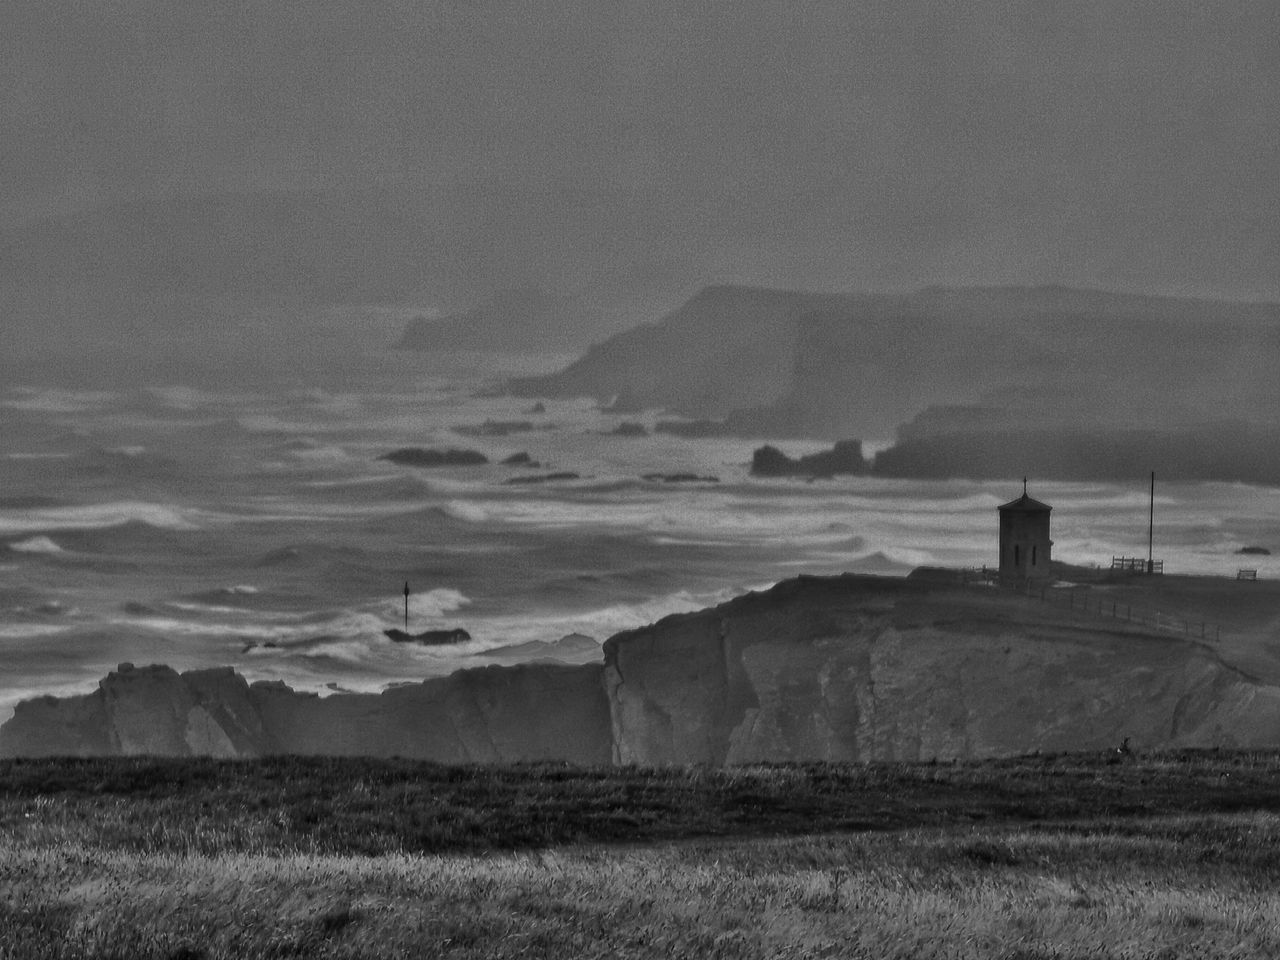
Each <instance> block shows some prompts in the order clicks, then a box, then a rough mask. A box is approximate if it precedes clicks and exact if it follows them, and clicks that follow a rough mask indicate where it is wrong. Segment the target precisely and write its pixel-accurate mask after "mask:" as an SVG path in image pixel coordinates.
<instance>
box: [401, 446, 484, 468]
mask: <svg viewBox="0 0 1280 960" xmlns="http://www.w3.org/2000/svg"><path fill="white" fill-rule="evenodd" d="M378 459H379V460H389V461H391V462H392V463H398V464H400V465H401V466H403V467H473V466H478V465H480V464H483V463H488V462H489V458H488V457H486V456H485V455H484V454H483V453H478V452H476V451H475V450H455V449H449V450H429V449H423V448H422V447H402V448H401V449H399V450H393V451H391V452H390V453H384V454H383V455H382V456H380V457H379V458H378Z"/></svg>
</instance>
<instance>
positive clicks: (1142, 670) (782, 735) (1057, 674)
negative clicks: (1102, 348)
mask: <svg viewBox="0 0 1280 960" xmlns="http://www.w3.org/2000/svg"><path fill="white" fill-rule="evenodd" d="M605 684H606V687H607V688H608V691H609V703H610V709H611V710H612V715H613V742H614V743H613V745H614V760H615V762H619V763H638V764H662V763H709V764H732V763H741V762H748V761H756V760H779V759H788V760H851V761H860V760H915V759H929V758H934V757H936V758H939V759H946V758H951V757H986V756H999V755H1008V754H1018V753H1027V752H1031V751H1035V750H1043V751H1066V750H1091V749H1102V748H1106V747H1110V746H1115V745H1117V744H1119V743H1120V742H1121V741H1122V740H1123V739H1124V738H1125V737H1130V738H1131V739H1132V742H1133V743H1134V744H1135V745H1141V746H1142V747H1143V748H1154V747H1171V746H1193V745H1194V746H1211V745H1223V746H1263V745H1267V746H1274V745H1275V744H1276V743H1278V742H1280V690H1278V689H1277V688H1274V687H1270V686H1263V685H1259V684H1257V683H1254V682H1252V681H1251V680H1249V679H1248V678H1247V677H1244V676H1243V675H1241V674H1240V673H1238V672H1237V671H1235V670H1233V669H1232V668H1231V667H1229V666H1227V665H1225V664H1224V663H1222V662H1221V661H1220V660H1219V659H1218V658H1217V657H1216V655H1215V654H1214V653H1213V651H1212V650H1211V649H1209V648H1208V647H1206V646H1203V645H1200V644H1196V643H1191V642H1187V641H1184V640H1182V639H1179V638H1176V637H1172V636H1170V637H1165V636H1159V635H1152V634H1146V633H1142V632H1139V631H1137V630H1131V629H1128V628H1127V627H1125V626H1124V625H1122V624H1121V623H1120V622H1119V621H1111V620H1101V619H1097V618H1085V617H1083V616H1081V615H1078V614H1077V615H1075V616H1074V617H1073V616H1072V615H1070V614H1069V613H1066V612H1065V611H1061V610H1057V609H1056V608H1052V607H1049V606H1047V605H1045V604H1042V603H1040V602H1039V601H1037V600H1028V599H1025V598H1021V597H1018V596H1016V595H1012V594H1009V593H1006V592H1003V591H997V590H995V589H994V588H976V587H975V588H970V589H969V590H967V591H966V590H963V589H959V588H956V587H950V586H945V585H935V584H921V583H919V582H913V581H893V580H889V579H882V578H872V577H840V578H828V579H807V578H804V579H801V580H798V581H789V582H787V583H784V584H780V585H779V586H777V587H775V588H774V589H772V590H770V591H768V592H766V593H763V594H758V595H749V596H746V597H741V598H738V599H737V600H734V601H731V602H730V603H727V604H724V605H722V606H720V607H717V608H715V609H713V610H705V611H701V612H698V613H693V614H685V615H680V616H674V617H668V618H667V619H665V620H663V621H661V622H659V623H657V624H654V625H653V626H650V627H645V628H642V629H640V630H636V631H632V632H629V633H626V634H620V635H618V636H616V637H613V638H611V639H610V640H609V641H608V642H607V643H606V644H605Z"/></svg>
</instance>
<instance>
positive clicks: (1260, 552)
mask: <svg viewBox="0 0 1280 960" xmlns="http://www.w3.org/2000/svg"><path fill="white" fill-rule="evenodd" d="M1236 553H1242V554H1247V555H1249V556H1258V557H1269V556H1271V551H1270V550H1268V549H1267V548H1266V547H1241V548H1240V549H1239V550H1237V551H1236Z"/></svg>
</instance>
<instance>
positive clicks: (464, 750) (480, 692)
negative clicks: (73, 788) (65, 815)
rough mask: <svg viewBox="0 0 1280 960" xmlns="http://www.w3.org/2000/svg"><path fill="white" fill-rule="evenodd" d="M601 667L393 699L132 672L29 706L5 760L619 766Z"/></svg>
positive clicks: (469, 679)
mask: <svg viewBox="0 0 1280 960" xmlns="http://www.w3.org/2000/svg"><path fill="white" fill-rule="evenodd" d="M600 670H601V667H600V665H599V664H589V665H586V666H581V667H571V666H562V665H559V664H529V665H522V666H516V667H497V666H494V667H485V668H481V669H478V670H464V671H460V672H458V673H455V674H453V675H452V676H448V677H439V678H434V679H431V680H426V681H424V682H422V683H419V684H411V685H409V686H404V687H397V688H394V689H391V690H387V691H385V692H383V693H381V694H340V695H335V696H331V697H323V698H322V697H319V696H316V695H314V694H308V693H298V692H295V691H293V690H291V689H289V688H288V687H287V686H285V685H284V684H283V683H278V682H272V683H255V684H253V685H252V686H251V685H249V684H248V683H246V682H245V680H244V678H243V677H241V676H239V675H238V674H236V673H235V672H234V671H232V670H231V669H230V668H229V667H228V668H224V669H220V670H198V671H191V672H189V673H183V674H179V673H177V672H176V671H174V670H173V669H171V668H169V667H165V666H149V667H140V668H135V667H133V666H132V665H130V664H122V665H121V668H120V669H119V670H117V671H115V672H113V673H111V674H109V675H108V676H107V677H106V679H104V680H102V681H101V682H100V684H99V688H98V690H96V691H95V692H94V693H91V694H88V695H86V696H81V697H66V698H63V699H57V698H54V697H41V698H38V699H36V700H29V701H26V702H24V703H21V704H19V705H18V707H17V709H16V710H15V712H14V715H13V717H12V719H10V720H9V721H8V722H7V723H6V724H5V725H4V726H3V727H0V756H51V755H73V756H89V755H132V754H155V755H162V756H197V755H199V756H214V757H231V756H242V757H252V756H261V755H263V754H270V753H297V754H332V755H344V754H345V755H366V756H403V757H412V758H417V759H424V760H439V761H446V762H458V763H462V762H472V761H474V762H506V761H516V760H536V759H564V760H572V761H574V762H577V763H584V764H595V763H607V762H609V758H610V753H611V739H610V733H609V708H608V704H607V703H606V701H605V699H604V690H603V686H602V685H601V682H600Z"/></svg>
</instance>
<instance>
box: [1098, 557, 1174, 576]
mask: <svg viewBox="0 0 1280 960" xmlns="http://www.w3.org/2000/svg"><path fill="white" fill-rule="evenodd" d="M1111 569H1112V570H1123V571H1126V572H1128V573H1158V574H1162V573H1164V561H1163V560H1149V561H1148V560H1143V559H1142V558H1141V557H1112V558H1111Z"/></svg>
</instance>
